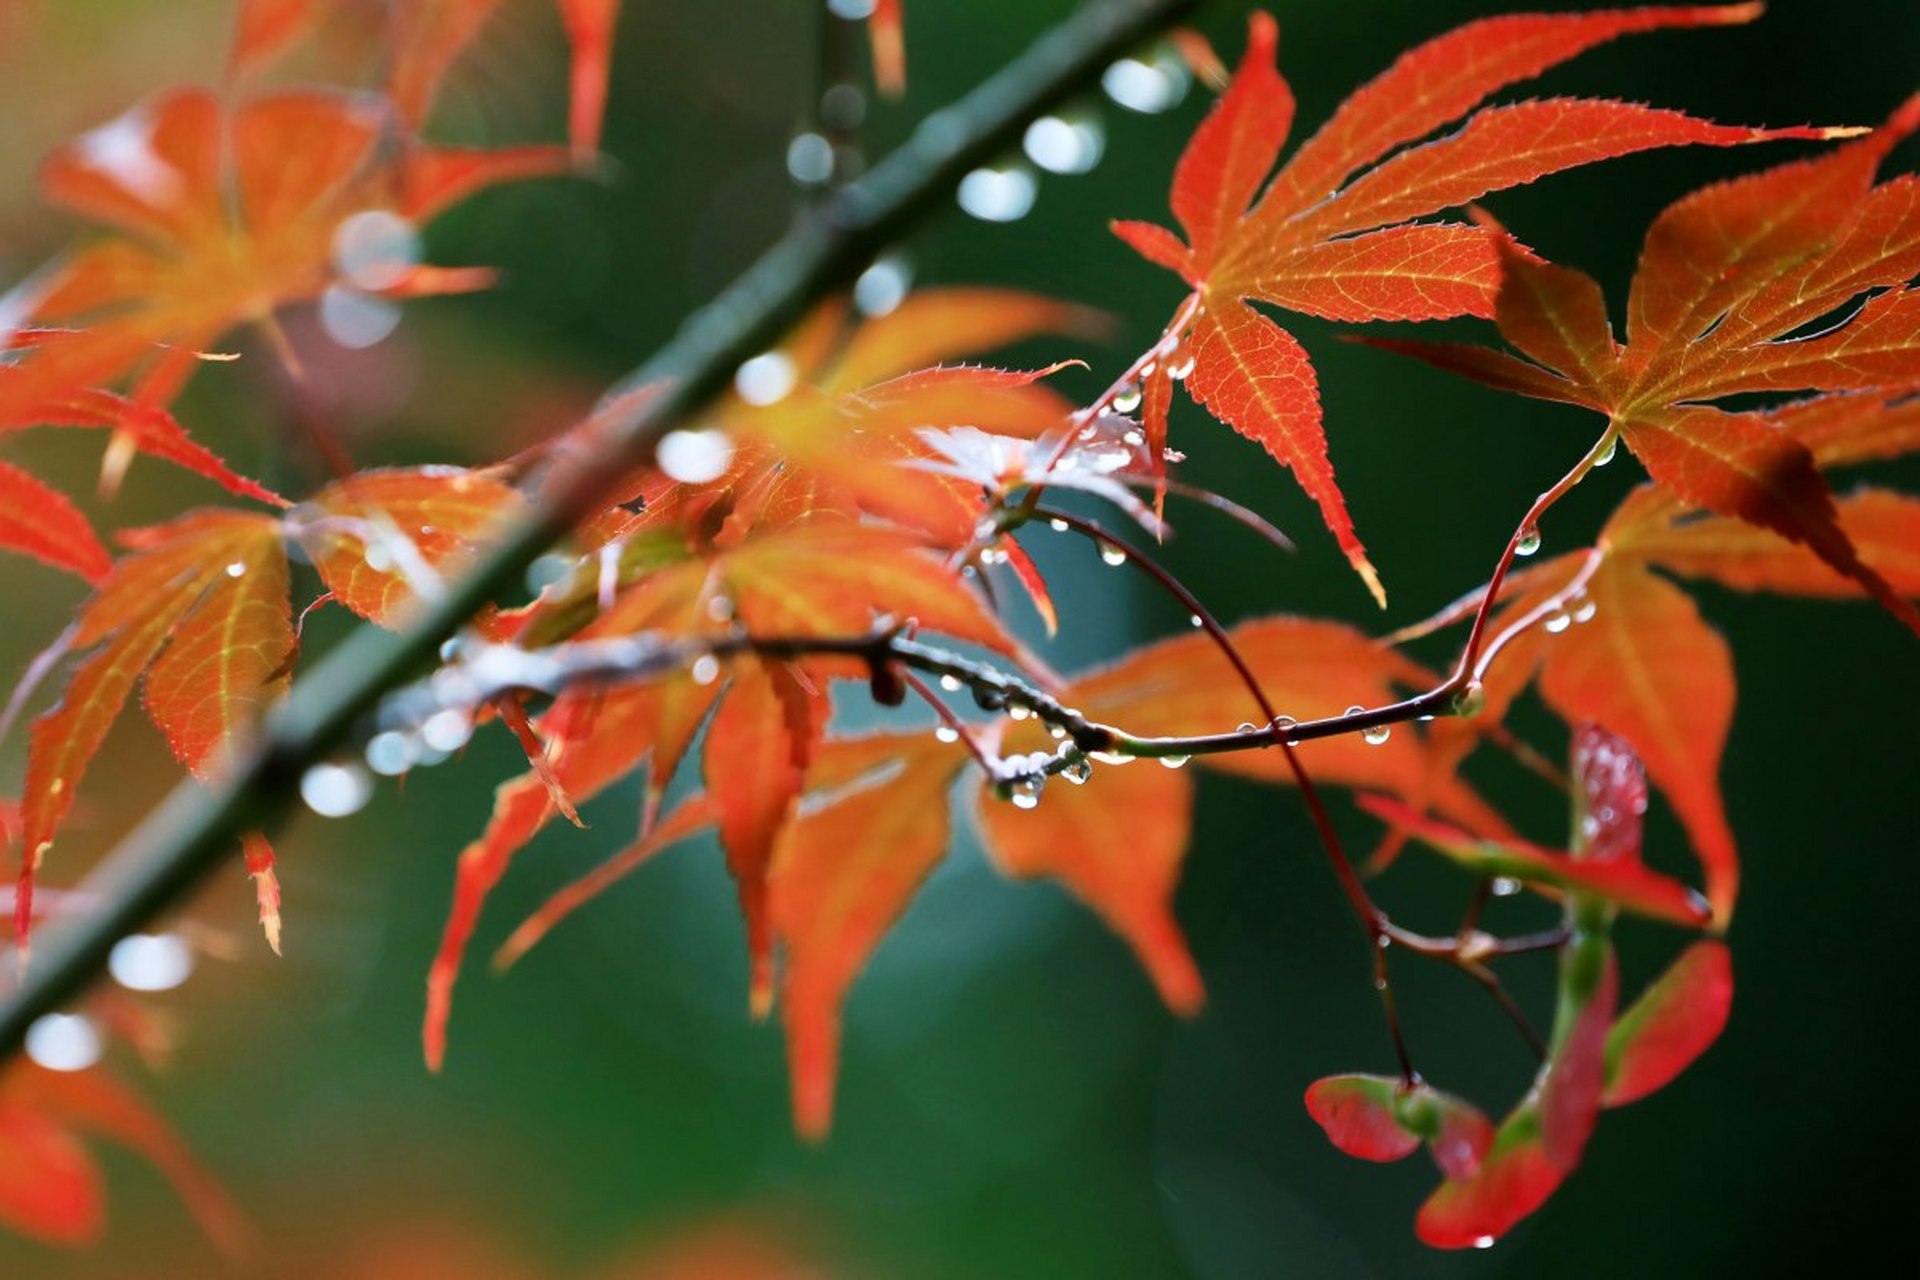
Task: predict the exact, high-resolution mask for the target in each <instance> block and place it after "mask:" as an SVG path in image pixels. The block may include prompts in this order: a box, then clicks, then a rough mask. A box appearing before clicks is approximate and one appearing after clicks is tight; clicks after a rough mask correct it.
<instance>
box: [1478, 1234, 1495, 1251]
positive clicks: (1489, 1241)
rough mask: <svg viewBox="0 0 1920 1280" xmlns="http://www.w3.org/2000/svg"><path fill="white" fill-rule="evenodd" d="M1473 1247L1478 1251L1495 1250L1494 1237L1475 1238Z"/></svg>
mask: <svg viewBox="0 0 1920 1280" xmlns="http://www.w3.org/2000/svg"><path fill="white" fill-rule="evenodd" d="M1473 1247H1474V1248H1476V1249H1491V1248H1493V1237H1492V1236H1475V1237H1474V1238H1473Z"/></svg>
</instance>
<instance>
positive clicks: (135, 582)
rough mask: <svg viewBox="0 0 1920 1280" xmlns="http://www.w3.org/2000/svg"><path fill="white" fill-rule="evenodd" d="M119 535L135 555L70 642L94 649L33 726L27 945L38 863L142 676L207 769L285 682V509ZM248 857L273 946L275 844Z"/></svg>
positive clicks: (168, 722)
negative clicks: (276, 514) (278, 513)
mask: <svg viewBox="0 0 1920 1280" xmlns="http://www.w3.org/2000/svg"><path fill="white" fill-rule="evenodd" d="M121 540H122V541H123V542H124V543H126V544H127V545H128V546H130V547H132V548H134V551H135V554H133V555H132V556H129V557H128V558H126V559H124V560H122V561H120V562H119V563H118V564H116V565H115V566H114V567H113V569H112V571H111V572H110V573H108V574H107V576H106V577H105V578H104V579H103V580H102V581H101V583H100V586H99V589H98V590H97V591H96V592H95V593H94V596H93V598H92V599H91V600H89V601H88V602H87V604H86V605H85V606H83V607H82V609H81V611H80V616H79V619H78V621H77V623H76V625H75V630H74V634H73V641H72V643H73V647H74V648H75V649H76V650H78V651H81V652H83V653H84V654H85V656H84V657H83V658H82V659H81V660H80V661H79V663H78V664H77V665H76V666H75V667H74V669H73V672H72V674H71V675H70V676H69V677H68V681H67V686H66V689H65V691H64V693H63V694H62V696H61V700H60V702H59V703H58V705H56V706H55V707H53V708H52V709H51V710H49V711H47V712H46V713H45V714H43V715H42V716H41V717H40V718H39V719H38V720H36V721H35V722H34V725H33V729H32V732H31V734H30V736H29V741H28V747H27V772H26V781H25V784H24V788H23V791H22V794H21V802H20V804H21V826H22V848H23V856H22V858H21V866H20V887H19V891H18V893H17V895H16V898H15V903H14V910H15V932H16V939H17V942H18V945H19V946H20V947H21V948H22V949H23V950H24V948H25V947H26V945H27V941H28V938H29V935H30V926H31V921H32V902H33V896H32V895H33V884H34V877H35V874H36V872H37V870H38V868H39V866H40V864H41V863H42V861H43V860H44V859H45V857H46V855H47V853H48V852H49V851H50V850H51V849H52V847H53V843H54V837H55V835H56V834H57V833H58V831H59V829H60V826H61V823H62V822H63V821H64V819H65V817H66V815H67V813H68V812H69V810H70V809H71V808H72V806H73V799H74V794H75V793H76V792H77V791H78V789H79V786H80V782H81V779H82V778H83V777H84V776H85V773H86V770H87V766H88V764H89V763H90V762H91V761H92V759H93V755H94V753H95V752H96V751H97V750H98V749H99V747H100V743H101V742H102V740H103V739H105V737H106V734H107V729H108V728H109V726H111V725H112V723H113V721H114V720H115V719H116V718H117V717H118V715H119V713H120V709H121V707H122V706H124V705H125V703H126V700H127V697H128V696H129V695H130V694H131V693H132V692H133V688H134V686H135V684H136V683H139V682H141V681H142V679H143V678H144V682H145V689H146V696H145V699H144V701H145V705H146V710H147V714H148V716H149V717H150V718H151V719H152V720H153V722H154V724H155V725H156V726H157V727H158V728H159V729H160V731H161V733H162V734H163V736H165V738H166V740H167V745H168V747H169V748H170V749H171V750H172V752H173V754H174V756H175V758H176V759H178V760H179V761H180V763H181V764H183V765H185V766H186V767H187V768H188V769H189V770H191V771H192V772H193V773H194V774H195V775H196V776H198V777H202V778H205V777H210V776H212V775H213V774H214V773H216V772H217V771H218V769H219V767H220V764H221V761H222V757H223V756H224V754H225V750H226V748H227V747H228V746H229V745H230V742H231V740H232V739H233V737H234V736H235V735H236V734H237V733H238V732H240V730H241V729H242V728H243V726H245V725H246V724H248V723H250V722H251V720H252V719H253V718H254V717H256V716H257V715H258V713H259V712H260V710H262V709H263V708H264V707H265V706H266V705H267V704H268V703H269V702H271V701H273V700H274V699H276V698H277V697H278V696H279V695H280V693H281V692H282V691H283V690H284V686H285V683H286V672H285V667H286V663H287V658H288V655H289V653H290V652H291V650H292V648H293V632H292V627H291V625H290V623H289V621H288V617H287V613H288V605H287V562H286V554H285V551H284V550H283V549H282V547H281V544H280V527H279V522H278V521H277V520H275V519H273V518H272V517H269V516H257V515H244V514H240V513H234V512H200V513H195V514H191V515H187V516H183V517H181V518H180V519H178V520H175V521H173V522H171V523H170V524H166V525H160V526H157V527H154V528H150V529H141V530H132V531H129V532H127V533H123V534H122V535H121ZM248 861H249V869H250V870H251V871H252V872H253V874H254V877H255V881H256V884H257V886H258V890H259V897H260V907H261V923H262V925H263V926H264V927H265V929H266V931H267V936H268V939H269V940H270V941H272V942H274V943H275V945H276V947H277V945H278V935H279V920H278V915H277V913H276V911H275V910H274V904H275V903H277V900H278V891H277V888H276V887H275V886H274V882H273V872H272V863H271V854H270V852H269V851H267V850H266V848H265V842H264V841H262V840H260V839H259V838H258V837H254V838H252V839H251V840H250V841H249V848H248Z"/></svg>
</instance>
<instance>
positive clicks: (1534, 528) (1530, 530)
mask: <svg viewBox="0 0 1920 1280" xmlns="http://www.w3.org/2000/svg"><path fill="white" fill-rule="evenodd" d="M1539 549H1540V526H1539V525H1533V524H1530V525H1526V526H1525V527H1523V528H1522V529H1521V530H1520V536H1519V537H1518V538H1516V539H1515V540H1514V543H1513V554H1515V555H1517V556H1530V555H1532V554H1533V553H1534V552H1536V551H1538V550H1539Z"/></svg>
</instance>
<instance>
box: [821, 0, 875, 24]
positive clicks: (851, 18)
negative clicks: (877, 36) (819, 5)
mask: <svg viewBox="0 0 1920 1280" xmlns="http://www.w3.org/2000/svg"><path fill="white" fill-rule="evenodd" d="M873 10H874V0H827V12H828V13H831V14H832V15H833V16H834V17H836V18H844V19H846V20H847V21H848V22H865V21H866V20H867V19H868V18H871V17H872V16H873Z"/></svg>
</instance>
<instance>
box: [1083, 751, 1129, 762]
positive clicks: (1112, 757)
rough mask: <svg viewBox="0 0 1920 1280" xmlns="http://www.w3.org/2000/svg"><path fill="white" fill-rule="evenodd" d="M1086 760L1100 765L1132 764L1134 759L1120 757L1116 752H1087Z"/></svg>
mask: <svg viewBox="0 0 1920 1280" xmlns="http://www.w3.org/2000/svg"><path fill="white" fill-rule="evenodd" d="M1087 758H1088V759H1089V760H1094V761H1098V762H1099V763H1100V764H1132V763H1133V762H1134V760H1135V759H1136V757H1134V756H1129V755H1122V754H1121V753H1120V752H1118V751H1089V752H1087Z"/></svg>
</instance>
